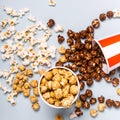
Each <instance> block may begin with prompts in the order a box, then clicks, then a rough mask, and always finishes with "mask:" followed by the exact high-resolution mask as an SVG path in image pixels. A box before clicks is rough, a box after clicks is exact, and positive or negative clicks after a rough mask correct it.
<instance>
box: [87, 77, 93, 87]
mask: <svg viewBox="0 0 120 120" xmlns="http://www.w3.org/2000/svg"><path fill="white" fill-rule="evenodd" d="M93 83H94V81H93V79H87V80H86V84H87V85H88V86H92V85H93Z"/></svg>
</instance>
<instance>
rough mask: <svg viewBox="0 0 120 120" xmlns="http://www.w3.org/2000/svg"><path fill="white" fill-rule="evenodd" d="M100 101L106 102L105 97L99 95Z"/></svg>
mask: <svg viewBox="0 0 120 120" xmlns="http://www.w3.org/2000/svg"><path fill="white" fill-rule="evenodd" d="M98 101H99V103H104V101H105V97H104V96H102V95H101V96H100V97H98Z"/></svg>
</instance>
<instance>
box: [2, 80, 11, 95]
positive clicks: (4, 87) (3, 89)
mask: <svg viewBox="0 0 120 120" xmlns="http://www.w3.org/2000/svg"><path fill="white" fill-rule="evenodd" d="M0 89H1V90H2V91H3V93H4V94H6V93H10V92H11V90H10V89H8V88H7V87H6V86H4V85H3V84H2V83H1V82H0Z"/></svg>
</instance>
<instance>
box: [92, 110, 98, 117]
mask: <svg viewBox="0 0 120 120" xmlns="http://www.w3.org/2000/svg"><path fill="white" fill-rule="evenodd" d="M90 115H91V116H92V117H96V116H97V115H98V110H96V109H91V110H90Z"/></svg>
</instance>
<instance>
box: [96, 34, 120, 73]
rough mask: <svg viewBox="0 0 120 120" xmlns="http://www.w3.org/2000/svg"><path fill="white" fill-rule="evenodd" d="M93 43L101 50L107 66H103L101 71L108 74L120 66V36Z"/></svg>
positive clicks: (116, 35)
mask: <svg viewBox="0 0 120 120" xmlns="http://www.w3.org/2000/svg"><path fill="white" fill-rule="evenodd" d="M95 42H96V43H97V44H98V45H99V47H100V48H101V50H102V52H103V54H104V57H105V59H106V63H107V64H103V71H104V72H105V73H107V74H108V73H109V72H110V71H112V70H113V69H115V68H117V67H119V66H120V34H115V35H112V36H109V37H105V38H102V39H99V40H95Z"/></svg>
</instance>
